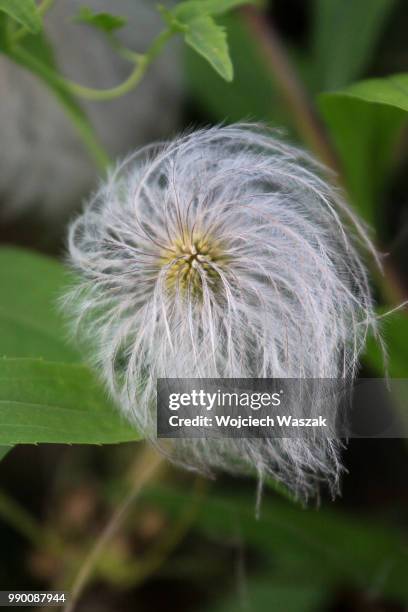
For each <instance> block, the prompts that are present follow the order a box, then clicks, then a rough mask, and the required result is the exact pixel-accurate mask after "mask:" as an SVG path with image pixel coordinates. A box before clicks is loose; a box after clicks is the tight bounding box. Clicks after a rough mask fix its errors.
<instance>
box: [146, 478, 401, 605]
mask: <svg viewBox="0 0 408 612" xmlns="http://www.w3.org/2000/svg"><path fill="white" fill-rule="evenodd" d="M144 495H145V496H146V499H147V500H148V501H149V502H151V501H153V502H156V503H158V504H160V507H161V508H162V509H163V510H164V511H167V512H168V513H169V514H170V515H171V516H179V514H180V510H181V508H182V507H183V505H184V504H185V503H186V493H185V491H182V490H176V489H170V488H168V487H161V488H156V487H155V488H154V489H150V491H146V492H145V494H144ZM254 512H255V509H254V500H253V499H251V498H249V499H248V497H247V496H245V495H241V494H236V493H235V494H232V493H228V492H221V493H220V492H217V491H216V490H212V491H211V493H210V494H209V495H208V496H206V497H205V498H204V499H202V500H200V504H199V508H198V512H197V516H196V520H195V525H194V526H195V529H196V530H198V531H200V533H202V534H204V535H205V536H207V537H209V538H210V539H211V540H212V541H214V540H217V539H220V540H221V541H222V542H225V540H226V538H228V536H230V537H231V538H236V536H237V534H239V537H240V540H241V541H242V542H243V543H244V546H245V549H246V550H250V549H255V550H256V551H257V552H258V553H260V554H261V555H262V556H261V558H263V559H264V561H265V562H268V563H269V564H270V565H269V572H268V577H269V579H270V580H275V579H276V580H279V583H280V584H285V583H286V584H292V585H293V581H294V580H295V581H297V580H299V581H301V582H302V584H309V585H310V586H312V585H322V584H323V583H325V584H326V585H327V586H328V587H331V588H335V587H337V588H339V587H340V586H343V585H350V586H351V587H352V588H353V587H355V588H358V589H363V590H366V589H369V588H371V587H372V584H373V576H383V577H384V579H383V581H382V582H381V587H380V591H381V593H379V594H385V595H389V596H394V597H400V598H401V599H402V601H405V600H406V597H407V596H408V585H407V581H406V579H405V576H406V567H407V562H408V555H407V552H406V550H405V548H404V541H403V538H402V535H401V533H400V531H399V530H398V529H394V528H392V527H389V526H384V525H383V524H381V523H379V522H376V521H369V520H359V519H357V518H354V517H352V516H349V515H347V514H342V513H340V512H334V511H329V510H328V509H327V508H319V509H315V508H309V509H307V510H305V509H304V508H303V507H299V506H296V505H294V504H289V503H287V502H285V501H283V500H282V499H278V498H276V497H273V498H272V499H271V498H268V495H267V493H265V495H264V499H263V501H262V507H261V516H260V519H259V520H255V518H254ZM268 560H269V561H268ZM385 560H387V562H386V561H385ZM254 609H257V608H254ZM260 609H261V610H263V609H265V608H262V607H261V608H260ZM276 609H277V610H281V609H285V610H286V608H285V607H284V608H282V607H280V606H276Z"/></svg>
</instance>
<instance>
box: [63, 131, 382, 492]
mask: <svg viewBox="0 0 408 612" xmlns="http://www.w3.org/2000/svg"><path fill="white" fill-rule="evenodd" d="M322 171H323V168H321V167H320V166H319V165H318V164H317V163H316V162H315V161H314V160H313V159H312V158H311V157H310V156H309V155H308V154H306V153H305V152H304V151H302V150H300V149H298V148H295V147H293V146H290V145H288V144H286V143H284V142H282V141H281V140H279V139H278V138H277V137H276V135H275V133H273V132H272V131H269V130H267V129H266V128H264V127H263V126H259V125H249V124H238V125H231V126H228V127H214V128H211V129H203V130H199V131H196V132H193V133H190V134H187V135H183V136H181V137H179V138H177V139H175V140H174V141H173V142H169V143H165V144H160V145H154V146H150V147H146V148H144V149H142V150H140V151H138V152H136V153H135V154H134V155H133V156H131V157H129V158H128V159H126V160H125V161H124V162H123V163H121V164H120V165H119V166H118V167H117V169H116V170H115V171H114V172H113V174H112V175H111V176H110V178H109V180H108V181H107V182H106V184H104V185H102V186H101V187H100V189H99V191H98V192H97V193H96V194H95V195H94V197H93V198H92V199H91V201H90V202H89V205H88V206H87V207H86V208H85V211H84V212H83V214H82V215H81V216H80V217H79V218H78V219H77V220H76V221H75V222H74V223H73V224H72V225H71V227H70V232H69V257H70V263H71V265H72V267H73V269H74V270H75V272H76V273H77V275H78V282H77V283H76V284H75V285H74V286H73V288H72V289H71V291H70V293H69V294H68V296H66V300H65V304H66V308H67V309H68V311H69V312H70V314H71V317H72V320H73V322H74V328H75V331H76V332H77V333H79V334H80V335H81V337H82V338H84V339H85V340H86V341H87V342H88V344H89V345H91V346H92V359H93V363H94V365H95V367H96V368H97V371H98V372H99V373H100V375H101V376H102V378H103V379H104V380H105V382H106V384H107V386H108V388H109V390H110V392H111V394H112V396H113V397H114V398H115V400H116V402H117V404H118V406H119V407H120V410H121V412H122V413H123V414H124V415H125V416H126V417H127V418H128V419H129V420H130V421H131V422H132V423H134V425H135V426H136V427H138V429H139V430H140V431H142V432H143V433H144V434H145V435H146V437H147V438H149V439H150V440H152V441H154V442H155V443H157V441H155V431H156V408H155V399H156V382H157V378H158V377H165V378H179V377H180V378H218V377H222V378H248V377H258V378H263V377H268V378H343V379H344V380H345V381H346V382H347V383H350V382H351V381H352V379H353V378H354V377H355V375H356V372H357V369H358V361H359V355H360V353H361V351H362V349H363V347H364V344H365V339H366V336H367V334H368V333H369V332H370V331H372V332H374V333H377V331H376V318H375V314H374V311H373V303H372V299H371V295H370V288H369V283H368V279H367V274H366V270H365V267H364V264H363V262H362V260H361V259H360V256H359V254H358V252H357V247H356V245H357V243H358V242H361V243H363V244H364V246H365V247H368V249H369V250H370V251H371V254H372V255H373V256H374V257H376V254H375V251H374V249H373V247H372V246H371V243H370V240H369V238H368V236H367V233H366V231H365V229H364V227H363V226H362V224H361V223H360V222H359V221H358V219H357V218H356V217H355V216H354V214H353V213H352V211H351V210H350V209H349V208H348V206H347V204H346V203H345V202H344V200H343V199H342V196H341V194H340V193H339V192H338V191H337V190H336V189H334V188H333V186H331V185H330V184H328V183H327V182H326V181H325V180H324V179H323V178H321V174H322ZM319 401H320V402H322V401H324V400H323V398H319V397H314V402H315V407H314V410H315V411H316V412H317V413H318V408H319ZM316 402H317V406H316ZM332 409H333V410H334V411H336V410H337V409H338V407H337V406H336V404H335V403H334V404H333V408H332ZM289 412H290V414H292V415H293V416H295V417H296V416H300V417H302V416H305V407H304V406H301V405H299V403H296V402H295V401H294V402H293V406H291V407H290V411H289ZM306 416H307V415H306ZM312 429H313V428H310V430H311V432H310V434H304V436H303V437H302V438H273V439H272V438H271V439H255V438H247V439H245V438H242V439H236V438H234V439H232V438H225V439H218V440H214V439H213V440H209V439H179V440H176V441H174V445H173V451H172V452H173V454H172V457H173V459H175V460H176V461H179V462H182V463H183V464H184V465H185V466H186V467H188V468H191V469H198V470H201V471H204V472H207V473H211V472H212V471H214V470H217V469H222V470H227V471H229V472H237V473H242V472H244V473H249V472H254V471H256V472H257V473H258V475H259V477H260V480H261V481H262V480H263V479H264V478H265V477H268V476H272V477H274V478H276V479H278V480H281V481H283V482H284V483H285V484H286V485H287V486H289V487H290V488H291V489H292V490H293V491H295V492H296V493H297V494H299V495H301V496H302V497H305V496H307V495H308V494H309V493H311V492H314V491H315V489H316V485H317V484H318V483H319V482H321V481H324V482H326V483H328V484H329V485H330V487H331V489H332V491H333V492H335V491H336V489H337V487H338V479H339V474H340V473H341V470H342V467H341V461H340V457H339V450H340V446H341V443H340V441H339V440H336V439H335V437H334V432H333V438H330V437H328V436H327V434H325V433H321V432H319V431H316V430H315V431H312Z"/></svg>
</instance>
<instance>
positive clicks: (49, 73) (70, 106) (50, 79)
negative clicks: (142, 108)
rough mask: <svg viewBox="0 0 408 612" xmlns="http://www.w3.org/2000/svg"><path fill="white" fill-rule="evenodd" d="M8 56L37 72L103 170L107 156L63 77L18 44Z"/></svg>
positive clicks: (108, 161) (106, 163) (107, 161)
mask: <svg viewBox="0 0 408 612" xmlns="http://www.w3.org/2000/svg"><path fill="white" fill-rule="evenodd" d="M9 56H10V57H11V59H13V60H14V61H15V62H17V63H18V64H21V65H22V66H23V67H24V68H28V69H29V70H30V71H31V72H34V73H35V74H37V76H39V77H40V78H41V80H42V81H43V82H44V84H45V85H46V86H47V87H48V88H50V89H51V91H52V92H53V94H54V95H55V96H56V97H57V98H58V99H59V101H60V103H61V105H62V106H63V108H64V109H65V112H66V113H67V114H68V115H69V117H70V119H71V121H72V123H73V124H74V125H75V127H76V129H77V131H78V132H79V135H80V136H81V138H82V140H83V142H84V144H85V145H86V147H87V149H88V151H89V153H90V154H91V156H92V157H93V159H94V161H95V162H96V164H97V166H98V168H99V169H100V170H105V169H106V167H107V166H108V165H109V163H110V159H109V156H108V155H107V153H106V152H105V150H104V148H103V147H102V145H101V144H100V143H99V141H98V139H97V137H96V135H95V133H94V131H93V129H92V126H91V125H90V123H89V122H88V120H87V118H86V115H85V114H84V113H83V112H82V110H81V109H80V107H79V105H77V103H76V102H75V101H74V100H73V99H72V98H71V94H70V93H69V92H67V91H66V88H65V87H64V79H60V77H59V76H58V75H57V74H56V73H55V72H54V71H53V70H51V69H50V68H49V67H48V66H46V65H45V64H43V63H41V62H39V61H38V60H37V59H36V58H35V57H34V56H33V55H31V54H30V53H28V52H27V51H26V50H25V49H23V48H22V47H20V46H16V47H14V48H13V49H12V50H10V51H9Z"/></svg>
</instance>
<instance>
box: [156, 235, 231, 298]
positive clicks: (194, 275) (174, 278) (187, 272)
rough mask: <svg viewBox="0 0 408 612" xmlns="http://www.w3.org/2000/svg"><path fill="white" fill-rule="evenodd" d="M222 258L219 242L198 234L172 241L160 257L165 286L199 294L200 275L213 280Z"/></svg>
mask: <svg viewBox="0 0 408 612" xmlns="http://www.w3.org/2000/svg"><path fill="white" fill-rule="evenodd" d="M222 259H223V256H222V250H221V249H220V247H219V245H218V244H217V243H216V242H214V241H211V240H209V239H207V238H204V237H202V236H193V237H192V238H190V239H188V240H187V239H180V240H176V241H174V243H173V244H172V245H171V246H170V247H169V249H168V250H166V252H165V253H164V255H163V258H162V260H161V261H162V264H164V265H165V266H167V268H168V269H167V277H166V278H167V286H168V288H169V289H176V288H179V289H180V290H181V291H183V292H185V291H187V290H191V291H192V292H193V294H195V295H198V294H201V292H202V287H203V278H204V277H205V281H206V282H207V283H209V284H213V283H214V282H216V279H217V277H218V273H217V271H216V267H217V265H218V264H220V263H221V262H222Z"/></svg>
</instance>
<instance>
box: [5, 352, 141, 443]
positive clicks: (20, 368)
mask: <svg viewBox="0 0 408 612" xmlns="http://www.w3.org/2000/svg"><path fill="white" fill-rule="evenodd" d="M138 439H140V436H139V434H138V432H137V431H136V430H135V429H134V428H133V427H131V426H130V425H129V424H128V423H127V422H125V421H124V420H123V419H122V418H121V417H120V416H119V413H118V412H117V411H116V410H115V408H114V407H113V406H112V404H111V402H110V401H109V400H108V398H107V396H106V393H105V392H104V390H103V389H102V388H101V385H100V384H99V383H98V382H97V381H96V380H95V378H94V376H93V375H92V373H91V372H90V371H89V370H88V369H87V368H86V367H85V366H81V365H73V364H65V363H51V362H46V361H41V360H34V359H5V358H3V359H0V444H1V445H14V444H36V443H39V442H50V443H58V444H64V443H65V444H114V443H118V442H129V441H133V440H138Z"/></svg>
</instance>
